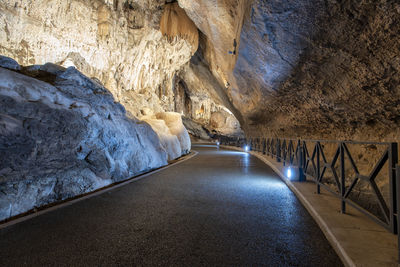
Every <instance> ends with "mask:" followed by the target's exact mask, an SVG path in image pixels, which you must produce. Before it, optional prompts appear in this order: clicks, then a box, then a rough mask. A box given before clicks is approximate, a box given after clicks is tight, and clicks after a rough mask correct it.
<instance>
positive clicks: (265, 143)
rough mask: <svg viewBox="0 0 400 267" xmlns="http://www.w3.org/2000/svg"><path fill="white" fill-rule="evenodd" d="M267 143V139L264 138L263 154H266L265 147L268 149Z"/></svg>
mask: <svg viewBox="0 0 400 267" xmlns="http://www.w3.org/2000/svg"><path fill="white" fill-rule="evenodd" d="M266 143H267V141H266V140H265V138H263V146H262V153H263V155H265V149H266V145H267V144H266Z"/></svg>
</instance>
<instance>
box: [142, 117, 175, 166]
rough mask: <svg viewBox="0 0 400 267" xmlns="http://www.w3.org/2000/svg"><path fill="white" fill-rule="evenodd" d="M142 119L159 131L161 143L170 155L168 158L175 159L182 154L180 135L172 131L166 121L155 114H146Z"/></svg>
mask: <svg viewBox="0 0 400 267" xmlns="http://www.w3.org/2000/svg"><path fill="white" fill-rule="evenodd" d="M141 120H143V121H145V122H147V123H148V124H150V126H151V128H153V130H154V131H155V132H156V133H157V135H158V137H159V138H160V143H161V145H162V147H163V148H164V150H165V152H166V153H167V155H168V160H174V159H176V158H179V157H180V156H182V149H181V144H180V142H179V140H178V137H177V136H176V135H174V134H172V133H171V131H170V130H169V128H168V126H167V125H166V124H165V121H163V120H158V119H157V118H156V117H155V116H144V117H142V118H141Z"/></svg>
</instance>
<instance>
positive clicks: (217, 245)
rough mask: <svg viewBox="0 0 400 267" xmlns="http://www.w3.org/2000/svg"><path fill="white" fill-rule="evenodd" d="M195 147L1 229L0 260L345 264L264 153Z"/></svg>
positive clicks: (101, 263) (53, 263) (6, 262)
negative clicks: (183, 157) (160, 166)
mask: <svg viewBox="0 0 400 267" xmlns="http://www.w3.org/2000/svg"><path fill="white" fill-rule="evenodd" d="M193 149H194V150H196V151H198V152H199V154H198V155H197V156H195V157H193V158H191V159H189V160H187V161H184V162H182V163H180V164H177V165H174V166H171V167H170V168H167V169H165V170H162V171H160V172H157V173H154V174H152V175H149V176H147V177H146V178H144V179H141V180H138V181H135V182H133V183H130V184H127V185H125V186H122V187H119V188H115V189H113V190H110V191H108V192H105V193H104V194H100V195H96V196H94V197H91V198H88V199H85V200H83V201H80V202H77V203H74V204H72V205H70V206H66V207H62V208H60V209H57V210H54V211H51V212H48V213H45V214H42V215H40V216H37V217H34V218H32V219H29V220H26V221H23V222H21V223H18V224H15V225H12V226H9V227H6V228H4V229H1V230H0V266H24V265H25V266H342V263H341V261H340V259H339V258H338V256H337V255H336V253H335V251H334V250H333V249H332V247H331V246H330V244H329V242H328V241H327V240H326V238H325V237H324V235H323V233H322V232H321V230H320V229H319V227H318V225H317V224H316V223H315V222H314V220H313V219H312V217H311V216H310V215H309V214H308V212H307V210H306V209H305V208H304V207H303V206H302V205H301V203H300V202H299V201H298V200H297V198H296V197H295V195H294V194H293V193H292V192H291V191H290V190H289V189H288V187H287V186H286V185H285V184H284V183H283V182H282V181H281V180H280V178H279V177H278V176H277V175H276V174H275V173H274V172H273V171H272V170H271V169H270V168H269V167H268V166H266V165H265V164H264V163H263V162H262V161H260V160H259V159H257V158H256V157H254V156H251V155H249V154H247V153H243V152H237V151H229V150H223V149H217V148H216V147H215V146H210V145H194V146H193Z"/></svg>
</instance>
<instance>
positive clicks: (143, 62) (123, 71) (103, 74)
mask: <svg viewBox="0 0 400 267" xmlns="http://www.w3.org/2000/svg"><path fill="white" fill-rule="evenodd" d="M163 8H164V1H152V0H140V1H131V0H129V1H128V0H127V1H109V0H102V1H100V0H90V1H79V0H67V1H64V0H56V1H50V2H49V1H46V0H35V1H33V0H30V1H16V0H7V1H1V3H0V54H2V55H5V56H9V57H12V58H15V59H16V60H17V61H18V63H19V64H21V65H32V64H38V65H43V64H45V63H47V62H51V63H57V64H60V65H63V66H65V67H69V66H75V67H76V68H77V69H78V70H80V71H81V72H82V73H84V74H85V75H86V76H89V77H96V78H98V79H99V80H100V81H101V82H102V83H103V84H104V85H105V86H106V87H107V88H108V89H109V90H110V91H111V92H112V93H113V95H114V97H115V98H116V100H117V101H120V102H121V103H122V104H123V105H126V107H127V109H128V111H130V113H132V114H133V115H136V116H138V115H140V110H141V109H142V108H146V107H147V108H152V109H155V111H156V112H161V111H165V110H168V111H171V110H173V94H172V79H173V77H174V75H175V73H176V72H177V71H178V70H179V69H180V68H181V67H182V66H183V65H184V64H185V63H187V62H188V61H189V60H190V57H191V55H192V49H193V48H192V46H191V44H190V43H189V42H188V41H186V40H185V39H182V38H175V39H173V40H171V41H170V42H169V41H168V40H167V38H166V37H163V35H162V33H161V32H160V30H159V23H160V18H161V15H162V11H163ZM183 12H184V11H183ZM178 23H179V18H178ZM196 31H197V29H196ZM196 33H197V32H196ZM132 95H134V99H141V100H142V101H134V100H132ZM149 96H151V97H149Z"/></svg>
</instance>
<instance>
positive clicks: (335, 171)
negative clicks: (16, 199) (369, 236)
mask: <svg viewBox="0 0 400 267" xmlns="http://www.w3.org/2000/svg"><path fill="white" fill-rule="evenodd" d="M216 138H217V139H218V140H219V141H220V143H221V144H222V145H230V146H237V147H246V146H247V149H248V150H252V151H257V152H260V153H262V154H265V155H268V156H270V157H272V158H274V159H276V161H277V162H280V163H282V164H283V166H290V167H293V168H298V173H299V176H298V179H299V181H312V182H314V183H315V184H316V191H317V193H318V194H320V192H321V187H322V188H324V189H326V190H327V191H328V192H330V193H332V194H333V195H335V196H336V197H338V198H339V200H340V202H341V212H342V213H346V205H351V206H352V207H354V208H355V209H357V210H359V211H360V212H361V213H363V214H364V215H366V216H367V217H369V218H370V219H372V220H373V221H375V222H376V223H378V224H380V225H381V226H383V227H384V228H386V229H387V230H388V231H390V232H392V233H394V234H397V233H398V230H399V229H400V226H399V225H400V222H399V218H398V213H399V206H400V194H399V192H400V182H398V180H399V179H400V174H399V173H398V171H397V173H396V167H397V164H398V144H397V143H394V142H358V141H333V140H303V139H285V138H264V137H251V138H232V137H226V136H216ZM357 145H359V146H370V147H371V148H373V150H374V151H376V153H375V154H379V157H376V158H377V159H378V160H377V161H376V162H373V163H372V162H369V163H368V166H367V167H368V168H370V169H371V171H369V172H368V173H367V174H362V173H363V172H365V170H363V168H365V164H364V163H363V164H364V165H362V164H360V162H359V161H357V160H355V157H357V159H358V158H360V157H363V155H362V154H357V155H355V153H354V152H353V151H352V150H351V149H350V147H352V146H357ZM377 146H379V147H380V148H381V150H380V151H378V149H377V148H376V147H377ZM328 147H329V149H328ZM359 150H360V151H361V150H362V149H359ZM364 150H365V149H364ZM328 154H330V156H328ZM361 165H362V166H361ZM398 169H400V168H398ZM328 172H329V173H330V176H329V177H328V174H327V173H328ZM378 175H379V177H380V178H381V177H383V178H384V179H385V180H384V181H383V182H384V183H385V184H387V185H388V187H389V189H388V190H387V191H388V192H387V191H386V192H382V191H383V190H382V186H379V185H378V183H377V177H378ZM396 175H397V177H396ZM359 183H364V184H365V185H366V186H365V188H368V189H370V192H367V193H368V194H369V195H368V196H369V197H370V198H371V199H370V200H373V199H374V200H375V202H376V203H377V205H375V206H376V209H375V211H371V210H369V209H368V208H366V207H365V205H362V204H361V201H359V200H358V199H356V198H355V197H352V193H354V191H355V188H356V187H357V185H358V184H359ZM381 183H382V181H381ZM384 193H385V194H384ZM354 194H355V193H354ZM355 195H357V194H355ZM358 195H359V192H358ZM372 198H373V199H372ZM399 241H400V239H399Z"/></svg>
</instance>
